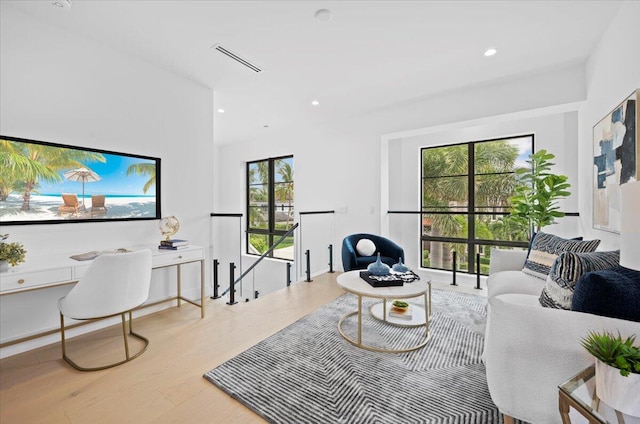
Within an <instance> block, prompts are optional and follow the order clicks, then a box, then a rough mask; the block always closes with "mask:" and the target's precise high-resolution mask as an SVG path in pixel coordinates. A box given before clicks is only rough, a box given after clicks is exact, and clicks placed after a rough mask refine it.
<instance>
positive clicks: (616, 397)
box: [596, 359, 640, 417]
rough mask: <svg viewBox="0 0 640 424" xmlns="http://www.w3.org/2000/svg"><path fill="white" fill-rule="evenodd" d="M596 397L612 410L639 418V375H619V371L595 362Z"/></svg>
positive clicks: (598, 361) (600, 362)
mask: <svg viewBox="0 0 640 424" xmlns="http://www.w3.org/2000/svg"><path fill="white" fill-rule="evenodd" d="M596 395H598V397H599V398H600V400H601V401H603V402H604V403H606V404H607V405H609V406H611V407H612V408H614V409H616V410H618V411H620V412H622V413H623V414H627V415H631V416H632V417H640V374H633V373H631V374H629V375H628V376H627V377H625V376H623V375H620V370H619V369H617V368H614V367H612V366H610V365H607V364H605V363H604V362H602V361H600V360H598V359H597V360H596Z"/></svg>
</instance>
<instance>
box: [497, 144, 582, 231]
mask: <svg viewBox="0 0 640 424" xmlns="http://www.w3.org/2000/svg"><path fill="white" fill-rule="evenodd" d="M553 158H555V155H554V154H552V153H549V152H547V151H546V150H540V151H538V152H536V153H533V154H532V155H530V156H529V160H528V161H527V163H529V164H530V165H531V169H529V168H518V169H516V170H515V173H516V175H517V176H518V178H519V181H520V184H519V185H518V187H516V189H515V192H516V194H515V195H514V196H512V197H511V198H510V199H509V202H510V203H511V211H510V219H511V220H513V221H515V222H517V223H518V224H520V225H522V226H523V227H525V228H526V229H527V231H528V235H529V238H531V236H532V234H533V232H534V231H535V232H538V231H540V229H541V228H542V227H544V226H547V225H549V224H553V222H554V221H555V219H556V218H562V217H563V216H564V212H560V211H559V206H558V200H559V199H561V198H563V197H568V196H570V195H571V193H570V192H569V191H568V190H567V189H568V188H569V187H571V184H569V183H568V182H567V179H568V177H567V176H566V175H558V174H554V173H552V172H551V167H552V166H553V165H555V163H553V162H551V160H552V159H553Z"/></svg>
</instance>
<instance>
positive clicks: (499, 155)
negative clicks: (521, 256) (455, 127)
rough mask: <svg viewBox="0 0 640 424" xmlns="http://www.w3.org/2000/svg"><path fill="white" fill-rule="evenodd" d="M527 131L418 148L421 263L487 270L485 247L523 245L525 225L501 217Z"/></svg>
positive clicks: (526, 148)
mask: <svg viewBox="0 0 640 424" xmlns="http://www.w3.org/2000/svg"><path fill="white" fill-rule="evenodd" d="M533 142H534V137H533V135H523V136H514V137H509V138H501V139H493V140H483V141H476V142H471V143H464V144H455V145H448V146H441V147H429V148H423V149H422V175H421V180H422V181H421V187H422V199H421V225H422V234H421V245H422V266H423V267H427V268H436V269H444V270H453V267H454V256H455V258H456V260H455V262H456V270H458V271H468V272H470V273H473V272H475V271H476V265H478V263H477V261H478V260H479V265H480V271H481V273H483V274H487V273H488V269H489V260H490V257H489V252H490V247H491V246H504V247H508V248H521V247H526V246H527V232H526V228H523V227H521V225H519V224H517V223H515V222H514V221H511V220H509V219H506V217H507V216H508V214H509V207H510V206H509V198H510V197H512V196H513V195H514V193H515V189H516V187H517V186H518V184H521V182H519V180H518V177H517V175H516V173H515V170H516V169H517V168H520V167H527V166H529V165H528V164H527V163H526V159H527V158H528V157H529V155H530V154H531V153H532V151H533ZM478 254H479V255H478Z"/></svg>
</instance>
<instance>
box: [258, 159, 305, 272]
mask: <svg viewBox="0 0 640 424" xmlns="http://www.w3.org/2000/svg"><path fill="white" fill-rule="evenodd" d="M293 214H294V182H293V156H283V157H278V158H270V159H264V160H259V161H255V162H248V163H247V253H248V254H254V255H261V254H263V253H264V252H266V251H267V249H269V247H270V246H271V245H273V243H274V242H276V241H277V240H279V239H280V237H281V236H282V235H284V234H285V233H286V232H287V230H289V229H290V228H291V227H292V226H293V217H294V215H293ZM271 256H272V257H275V258H279V259H287V260H293V258H294V250H293V237H291V236H290V237H287V238H286V239H285V240H284V241H283V242H282V243H280V244H279V245H278V247H277V248H276V249H275V250H274V251H273V252H272V253H271Z"/></svg>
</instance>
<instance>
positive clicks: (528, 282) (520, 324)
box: [484, 250, 640, 424]
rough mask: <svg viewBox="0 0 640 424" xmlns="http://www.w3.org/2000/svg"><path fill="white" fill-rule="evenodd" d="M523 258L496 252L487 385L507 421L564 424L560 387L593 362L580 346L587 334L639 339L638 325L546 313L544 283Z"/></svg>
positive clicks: (555, 311) (521, 254) (490, 290)
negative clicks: (526, 270) (528, 271)
mask: <svg viewBox="0 0 640 424" xmlns="http://www.w3.org/2000/svg"><path fill="white" fill-rule="evenodd" d="M525 257H526V252H513V251H502V252H499V251H497V250H496V251H494V252H492V256H491V262H492V265H491V269H490V275H489V278H488V279H487V289H488V306H487V330H486V335H485V351H484V359H485V365H486V370H487V383H488V385H489V392H490V394H491V398H492V399H493V402H494V403H495V404H496V405H497V406H498V408H499V409H500V412H501V413H503V414H504V415H506V416H508V417H513V418H517V419H520V420H523V421H527V422H530V423H534V424H547V423H561V422H562V420H561V418H560V414H559V412H558V388H557V387H558V385H559V384H561V383H563V382H564V381H566V380H567V379H569V378H570V377H572V376H573V375H574V374H576V373H578V372H579V371H580V370H582V369H584V368H586V367H587V366H589V365H591V364H593V362H594V361H593V357H591V356H590V355H589V354H588V353H587V352H586V351H585V350H584V348H582V346H581V344H580V340H581V339H582V338H583V337H584V336H585V335H586V334H587V333H588V332H589V331H611V332H614V333H617V332H620V333H621V334H623V335H625V334H626V335H631V334H637V335H638V337H640V323H638V322H633V321H626V320H621V319H616V318H607V317H602V316H598V315H592V314H586V313H581V312H574V311H567V310H563V309H553V308H545V307H542V306H541V305H540V302H539V301H538V298H539V297H540V293H541V291H542V288H543V287H544V284H545V283H544V281H543V280H541V279H536V278H535V277H530V276H528V275H526V274H524V273H523V272H521V271H519V270H521V269H522V267H523V264H524V260H525ZM507 420H508V418H506V417H505V421H507Z"/></svg>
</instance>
